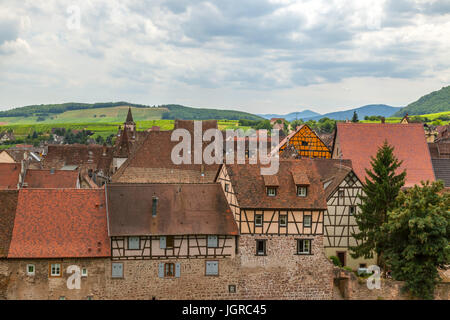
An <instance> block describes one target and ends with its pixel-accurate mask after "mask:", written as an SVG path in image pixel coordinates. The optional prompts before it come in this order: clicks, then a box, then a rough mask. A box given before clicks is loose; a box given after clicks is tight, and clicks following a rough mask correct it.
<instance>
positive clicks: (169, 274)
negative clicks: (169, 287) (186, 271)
mask: <svg viewBox="0 0 450 320" xmlns="http://www.w3.org/2000/svg"><path fill="white" fill-rule="evenodd" d="M180 274H181V265H180V264H179V263H171V262H170V263H160V264H159V265H158V276H159V277H160V278H174V277H175V278H179V277H180Z"/></svg>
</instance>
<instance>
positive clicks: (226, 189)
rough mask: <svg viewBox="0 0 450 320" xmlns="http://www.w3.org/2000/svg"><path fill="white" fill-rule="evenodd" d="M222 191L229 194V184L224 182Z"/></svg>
mask: <svg viewBox="0 0 450 320" xmlns="http://www.w3.org/2000/svg"><path fill="white" fill-rule="evenodd" d="M224 189H225V192H230V184H229V183H226V182H225V186H224Z"/></svg>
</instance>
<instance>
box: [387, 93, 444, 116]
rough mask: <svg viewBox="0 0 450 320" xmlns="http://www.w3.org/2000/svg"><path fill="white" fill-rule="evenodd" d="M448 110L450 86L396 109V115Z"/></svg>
mask: <svg viewBox="0 0 450 320" xmlns="http://www.w3.org/2000/svg"><path fill="white" fill-rule="evenodd" d="M444 111H450V86H447V87H443V88H442V89H441V90H438V91H434V92H432V93H429V94H427V95H425V96H423V97H421V98H420V99H419V100H417V101H415V102H413V103H410V104H409V105H407V106H406V107H405V108H403V109H401V110H400V111H398V112H397V113H396V114H395V115H396V116H399V117H401V116H404V115H405V114H406V113H408V114H409V115H416V114H417V115H420V114H429V113H438V112H444Z"/></svg>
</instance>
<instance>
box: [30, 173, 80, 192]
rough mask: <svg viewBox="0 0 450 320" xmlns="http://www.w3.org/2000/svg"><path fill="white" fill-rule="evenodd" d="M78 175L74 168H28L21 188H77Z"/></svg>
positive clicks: (78, 182)
mask: <svg viewBox="0 0 450 320" xmlns="http://www.w3.org/2000/svg"><path fill="white" fill-rule="evenodd" d="M80 187H81V186H80V177H79V172H78V171H76V170H53V169H50V170H36V169H28V170H27V171H26V173H25V179H24V182H23V184H22V188H57V189H62V188H76V189H79V188H80Z"/></svg>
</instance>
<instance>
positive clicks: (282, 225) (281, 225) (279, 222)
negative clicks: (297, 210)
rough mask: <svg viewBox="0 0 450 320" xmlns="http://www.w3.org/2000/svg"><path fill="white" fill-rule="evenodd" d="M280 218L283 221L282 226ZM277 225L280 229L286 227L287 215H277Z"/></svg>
mask: <svg viewBox="0 0 450 320" xmlns="http://www.w3.org/2000/svg"><path fill="white" fill-rule="evenodd" d="M282 217H283V218H284V219H285V221H284V224H281V218H282ZM278 224H279V225H280V227H282V228H284V227H287V224H288V217H287V214H280V215H279V217H278Z"/></svg>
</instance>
